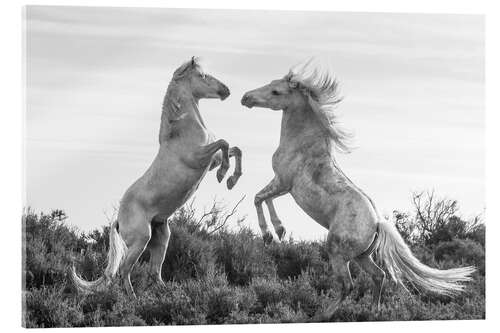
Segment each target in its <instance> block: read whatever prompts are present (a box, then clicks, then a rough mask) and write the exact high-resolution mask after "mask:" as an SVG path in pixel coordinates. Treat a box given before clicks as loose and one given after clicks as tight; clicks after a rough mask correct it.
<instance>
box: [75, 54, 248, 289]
mask: <svg viewBox="0 0 500 333" xmlns="http://www.w3.org/2000/svg"><path fill="white" fill-rule="evenodd" d="M228 96H229V89H228V88H227V87H226V86H225V85H224V84H223V83H222V82H220V81H219V80H217V79H216V78H214V77H212V76H210V75H208V74H205V73H204V72H203V71H202V69H201V67H200V65H199V63H198V61H197V59H196V58H195V57H193V58H192V59H191V60H190V61H188V62H186V63H184V64H183V65H182V66H180V67H179V68H178V69H177V70H176V71H175V72H174V75H173V78H172V81H171V82H170V84H169V86H168V89H167V93H166V96H165V99H164V102H163V111H162V114H161V125H160V135H159V141H160V148H159V151H158V154H157V155H156V158H155V159H154V161H153V163H152V164H151V166H150V167H149V169H147V171H146V173H145V174H144V175H143V176H142V177H140V178H139V179H138V180H137V181H136V182H135V183H133V184H132V185H131V186H130V187H129V189H128V190H127V191H126V192H125V194H124V196H123V198H122V200H121V202H120V208H119V210H118V218H117V220H116V221H115V222H114V223H113V224H112V226H111V230H110V234H109V252H108V264H107V267H106V270H105V272H104V276H103V277H101V278H99V279H97V280H96V281H92V282H88V281H84V280H83V279H81V278H80V277H78V275H77V274H76V271H75V267H74V266H73V270H72V278H73V281H74V283H75V285H76V286H77V288H78V289H79V290H81V291H90V290H94V289H96V288H97V287H99V286H101V285H102V284H103V283H109V282H110V281H111V279H112V278H113V277H114V276H115V275H116V273H117V272H119V274H120V276H121V278H122V279H123V282H124V284H125V288H126V291H127V293H128V294H129V295H131V296H133V297H135V293H134V290H133V288H132V284H131V282H130V272H131V271H132V269H133V267H134V265H135V263H136V262H137V260H138V258H139V256H140V255H141V254H142V253H143V251H144V250H145V249H146V248H149V250H150V254H151V256H150V262H151V266H152V269H153V273H154V274H155V277H156V280H157V282H158V283H159V284H161V285H163V284H164V282H163V280H162V277H161V267H162V264H163V260H164V259H165V252H166V250H167V246H168V241H169V237H170V229H169V225H168V222H167V218H168V217H169V216H170V215H172V214H173V213H174V212H175V211H176V210H177V208H179V207H180V206H182V205H183V204H184V203H185V202H186V201H187V200H188V199H189V198H190V197H191V195H192V194H193V193H194V192H195V191H196V189H197V188H198V186H199V184H200V182H201V180H202V179H203V177H204V176H205V174H206V173H207V171H208V170H211V169H213V168H215V167H217V166H219V165H220V167H219V169H218V170H217V180H218V181H219V182H221V181H222V179H223V178H224V176H225V174H226V172H227V170H228V168H229V157H231V156H234V157H235V160H236V166H235V170H234V173H233V175H232V176H231V177H229V178H228V179H227V187H228V188H229V189H232V187H233V186H234V185H235V184H236V182H237V181H238V178H239V177H240V176H241V151H240V149H239V148H238V147H231V148H230V147H229V144H228V143H227V142H226V141H225V140H223V139H220V140H217V141H215V140H214V138H213V136H212V135H211V133H210V132H209V131H208V129H207V128H206V126H205V123H204V122H203V119H202V117H201V114H200V112H199V109H198V103H199V100H200V99H202V98H220V99H221V100H224V99H226V98H227V97H228Z"/></svg>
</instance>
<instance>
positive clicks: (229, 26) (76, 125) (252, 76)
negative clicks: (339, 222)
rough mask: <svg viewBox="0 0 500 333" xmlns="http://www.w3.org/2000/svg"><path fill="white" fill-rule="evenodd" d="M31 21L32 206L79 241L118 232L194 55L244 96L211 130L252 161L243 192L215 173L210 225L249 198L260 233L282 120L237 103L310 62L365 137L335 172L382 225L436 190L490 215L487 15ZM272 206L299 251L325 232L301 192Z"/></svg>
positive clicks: (76, 12) (114, 13)
mask: <svg viewBox="0 0 500 333" xmlns="http://www.w3.org/2000/svg"><path fill="white" fill-rule="evenodd" d="M25 20H26V44H25V45H26V49H25V61H26V79H25V82H26V117H25V121H26V124H25V140H24V142H25V197H26V199H25V206H30V207H31V208H32V209H34V210H36V211H45V212H48V211H50V209H63V210H64V211H66V213H67V214H68V216H69V223H71V224H73V225H75V226H77V227H79V228H80V229H82V230H85V231H89V230H91V229H93V228H96V227H100V226H102V225H105V224H107V223H108V218H109V217H110V216H112V215H113V211H114V208H115V207H117V206H118V204H119V201H120V198H121V196H122V195H123V193H124V192H125V190H126V189H127V188H128V186H130V184H132V183H133V182H134V181H135V180H136V179H137V178H138V177H140V176H141V175H142V174H143V173H144V172H145V170H146V169H147V168H148V167H149V165H150V164H151V162H152V160H153V158H154V157H155V155H156V153H157V151H158V131H159V125H160V114H161V105H162V101H163V97H164V94H165V91H166V88H167V85H168V83H169V81H170V79H171V77H172V74H173V71H174V70H175V69H176V68H177V67H178V66H179V65H181V64H182V63H183V62H184V61H186V60H188V59H189V58H190V57H191V56H200V57H201V59H202V66H203V68H204V70H205V71H206V72H207V73H210V74H212V75H214V76H215V77H217V78H218V79H220V80H221V81H222V82H224V83H225V84H226V85H227V86H228V87H229V88H230V90H231V96H230V97H229V98H228V99H226V100H225V101H223V102H221V101H219V100H202V101H201V102H200V111H201V114H202V117H203V118H204V120H205V124H206V125H207V127H208V128H209V129H210V130H211V131H212V132H213V133H214V134H215V135H216V136H217V137H218V138H224V139H226V140H227V141H228V142H229V143H230V144H231V145H236V146H238V147H240V148H241V149H242V151H243V173H244V174H243V176H242V177H241V178H240V180H239V183H238V184H237V185H236V186H235V188H234V189H233V190H232V191H228V190H227V189H226V187H225V183H223V184H219V183H217V181H216V177H215V172H212V173H209V174H207V176H206V177H205V179H204V180H203V182H202V184H201V185H200V187H199V189H198V191H197V192H196V194H195V201H194V202H195V207H197V208H198V210H199V211H200V212H201V211H202V210H203V209H204V208H206V209H208V208H209V207H210V206H211V204H212V202H213V200H214V198H215V199H217V200H221V201H223V202H224V203H225V205H227V206H228V207H230V208H231V207H232V206H233V205H234V204H236V202H238V201H239V200H240V199H241V198H242V197H243V196H244V195H245V196H246V197H245V199H244V200H243V202H242V203H241V204H240V206H239V207H238V213H237V216H239V217H244V216H246V221H245V224H246V225H248V226H250V227H251V228H252V229H254V230H255V231H258V230H259V229H258V224H257V219H256V214H255V209H254V206H253V197H254V195H255V194H256V193H257V192H258V191H259V190H260V189H261V188H262V187H264V186H265V185H266V184H267V183H268V182H269V181H270V180H271V179H272V178H273V171H272V167H271V156H272V154H273V152H274V151H275V149H276V148H277V146H278V142H279V132H280V121H281V112H276V111H271V110H267V109H259V108H253V109H251V110H250V109H247V108H245V107H243V106H242V105H241V104H240V99H241V96H242V95H243V94H244V93H245V92H246V91H248V90H252V89H254V88H257V87H260V86H262V85H264V84H267V83H269V82H270V81H271V80H273V79H277V78H281V77H282V76H284V75H285V74H286V73H287V72H288V70H289V68H290V67H291V66H293V65H295V64H297V63H299V62H301V61H304V60H306V59H308V58H310V57H312V56H314V57H316V59H317V60H318V61H319V62H320V63H322V64H323V65H326V66H328V67H329V68H331V70H332V71H333V72H334V73H335V75H336V77H337V79H338V80H339V82H340V91H341V95H342V96H343V97H344V100H343V101H342V103H340V104H339V106H338V107H337V111H338V114H339V119H340V121H341V123H342V125H343V127H345V128H347V129H348V130H350V131H352V132H353V133H354V140H353V145H354V146H355V149H354V151H353V152H352V153H350V154H337V156H336V159H337V161H338V162H339V164H340V166H341V168H342V169H343V170H344V172H345V173H346V174H347V175H348V176H349V178H351V180H353V181H354V182H355V183H356V184H357V185H358V186H359V187H361V188H362V189H363V190H364V191H365V192H366V193H367V194H368V195H369V196H370V197H371V198H372V199H373V200H374V202H375V204H376V206H377V208H378V210H379V211H380V213H381V214H383V215H390V214H391V213H392V211H393V210H395V209H398V210H408V209H411V200H410V199H411V193H412V191H421V190H432V189H434V190H435V192H436V194H437V195H438V196H443V197H449V198H452V199H456V200H458V202H459V205H460V208H461V213H462V214H463V216H464V217H471V216H474V215H476V214H479V213H481V212H482V211H483V210H484V208H485V182H484V177H485V171H484V169H485V145H484V128H485V107H484V17H483V16H479V15H456V14H453V15H451V14H450V15H448V14H397V13H390V14H389V13H347V12H292V11H289V12H286V11H255V10H252V11H250V10H246V11H242V10H192V9H154V8H148V9H141V8H127V9H125V8H105V7H48V6H34V7H33V6H31V7H28V8H27V10H26V17H25ZM275 207H276V210H277V212H278V215H279V216H280V218H281V220H282V222H283V224H284V225H285V227H286V228H287V230H288V234H289V235H291V236H292V237H293V238H294V239H321V238H324V236H325V235H326V233H327V231H326V230H325V229H323V228H322V227H320V226H319V225H318V224H316V223H315V222H314V221H313V220H312V219H310V218H309V217H308V216H307V215H306V214H305V213H304V212H302V211H301V209H300V208H299V207H298V206H297V205H296V204H295V202H294V201H293V198H291V196H290V195H286V196H284V197H280V198H277V199H276V200H275ZM268 222H269V225H270V227H271V224H270V221H269V219H268ZM229 223H230V225H235V224H236V220H235V219H233V220H231V221H230V222H229Z"/></svg>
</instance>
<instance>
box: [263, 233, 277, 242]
mask: <svg viewBox="0 0 500 333" xmlns="http://www.w3.org/2000/svg"><path fill="white" fill-rule="evenodd" d="M262 238H264V245H269V244H271V243H272V242H273V240H274V237H273V234H271V233H270V232H267V233H266V234H265V235H264V236H263V237H262Z"/></svg>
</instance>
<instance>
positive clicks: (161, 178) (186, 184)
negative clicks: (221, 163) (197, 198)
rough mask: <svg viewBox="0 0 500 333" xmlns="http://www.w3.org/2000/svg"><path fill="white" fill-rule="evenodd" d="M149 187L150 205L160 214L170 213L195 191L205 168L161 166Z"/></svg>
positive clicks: (204, 172)
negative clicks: (150, 188) (150, 189)
mask: <svg viewBox="0 0 500 333" xmlns="http://www.w3.org/2000/svg"><path fill="white" fill-rule="evenodd" d="M162 169H163V170H161V171H159V172H157V173H156V177H155V178H154V179H156V181H152V184H151V187H152V188H153V190H152V191H151V193H154V195H153V197H152V198H151V199H152V200H151V201H152V202H151V205H152V206H153V207H155V210H156V211H158V213H159V214H162V215H171V214H173V213H174V212H175V211H176V210H177V209H178V208H179V207H181V206H182V205H184V204H185V203H186V201H188V200H189V198H190V197H191V196H192V195H193V194H194V193H195V192H196V190H197V189H198V186H199V185H200V183H201V181H202V180H203V178H204V176H205V174H206V172H207V170H208V167H207V169H205V170H203V169H201V170H194V169H189V168H185V167H179V166H174V165H170V166H163V168H162Z"/></svg>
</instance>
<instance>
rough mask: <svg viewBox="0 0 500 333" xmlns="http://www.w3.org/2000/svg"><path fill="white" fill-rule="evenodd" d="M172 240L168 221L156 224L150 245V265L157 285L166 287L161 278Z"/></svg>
mask: <svg viewBox="0 0 500 333" xmlns="http://www.w3.org/2000/svg"><path fill="white" fill-rule="evenodd" d="M169 239H170V227H169V225H168V222H167V221H162V222H161V223H155V224H154V225H153V227H152V235H151V240H150V241H149V243H148V248H149V252H150V264H151V268H152V272H153V275H154V278H155V280H156V283H158V284H159V285H160V286H165V282H163V279H162V277H161V268H162V266H163V261H164V260H165V254H166V252H167V247H168V241H169Z"/></svg>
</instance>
